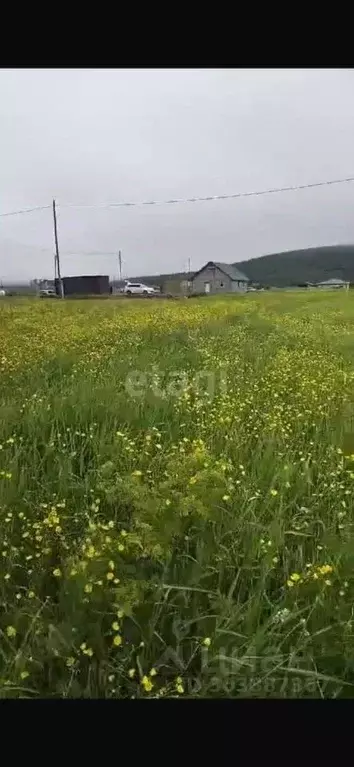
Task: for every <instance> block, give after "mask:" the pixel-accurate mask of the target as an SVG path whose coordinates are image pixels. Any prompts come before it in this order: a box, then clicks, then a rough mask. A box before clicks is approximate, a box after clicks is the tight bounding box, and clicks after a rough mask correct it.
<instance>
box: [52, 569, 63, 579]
mask: <svg viewBox="0 0 354 767" xmlns="http://www.w3.org/2000/svg"><path fill="white" fill-rule="evenodd" d="M53 575H54V577H55V578H61V570H59V567H56V568H55V570H53Z"/></svg>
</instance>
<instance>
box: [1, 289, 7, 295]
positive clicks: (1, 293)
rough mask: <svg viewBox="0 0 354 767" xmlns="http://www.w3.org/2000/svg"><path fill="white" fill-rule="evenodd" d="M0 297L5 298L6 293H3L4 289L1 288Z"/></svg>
mask: <svg viewBox="0 0 354 767" xmlns="http://www.w3.org/2000/svg"><path fill="white" fill-rule="evenodd" d="M1 296H6V293H5V291H4V289H3V288H1V289H0V297H1Z"/></svg>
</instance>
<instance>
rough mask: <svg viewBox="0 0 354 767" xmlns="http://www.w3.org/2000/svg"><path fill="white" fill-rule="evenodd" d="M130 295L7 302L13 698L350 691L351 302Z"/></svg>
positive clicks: (4, 469) (0, 561) (353, 555)
mask: <svg viewBox="0 0 354 767" xmlns="http://www.w3.org/2000/svg"><path fill="white" fill-rule="evenodd" d="M132 304H134V305H132ZM137 304H138V302H131V303H130V302H126V303H125V305H124V308H121V307H118V306H117V304H114V302H113V301H112V302H95V301H87V302H77V303H76V302H68V303H67V304H65V302H64V305H62V304H61V303H59V302H58V303H56V304H55V306H54V305H51V306H48V305H46V306H45V307H43V305H42V304H41V306H39V305H38V303H37V302H35V301H33V302H31V301H28V302H27V301H22V302H21V301H18V302H13V303H11V304H6V306H5V307H3V306H1V307H0V312H1V313H2V320H3V322H2V325H1V326H0V327H2V331H0V334H2V335H1V338H2V347H1V351H0V358H1V355H3V356H2V359H3V360H4V359H5V362H4V361H3V363H2V374H1V375H2V377H1V380H0V392H1V436H0V445H1V448H0V472H1V473H0V537H1V547H0V555H1V557H0V600H1V615H0V694H1V696H2V697H18V696H24V697H36V696H42V697H43V696H46V697H55V696H56V697H58V696H59V697H156V696H157V697H162V696H171V695H176V696H177V695H178V696H180V697H181V698H183V697H188V696H191V695H197V696H209V697H212V696H217V697H220V696H221V697H238V696H246V697H269V696H277V697H284V698H287V697H352V696H353V691H354V686H353V685H354V675H353V670H352V669H353V660H354V655H353V647H354V644H353V631H354V626H353V618H352V603H353V585H354V582H353V576H352V572H353V561H354V545H353V542H352V541H353V535H352V533H353V529H352V528H353V501H352V496H353V491H352V488H353V480H354V438H353V427H352V385H353V373H352V369H353V356H354V346H353V341H352V325H353V320H354V305H353V304H352V300H351V296H349V295H347V294H346V295H338V294H336V295H331V294H327V295H326V294H322V295H321V296H318V295H312V296H310V297H309V296H306V295H304V294H285V293H284V294H280V293H277V294H275V295H273V296H272V295H257V296H248V297H240V298H230V299H210V300H209V299H207V300H205V299H204V300H203V301H198V300H195V301H193V300H191V301H190V302H185V303H183V302H180V303H176V304H173V306H171V305H170V304H169V303H168V302H166V303H165V302H163V301H159V302H153V301H151V302H150V301H149V302H146V304H145V303H143V302H141V304H140V303H139V305H137ZM0 319H1V318H0ZM137 373H139V374H140V379H139V380H140V387H139V386H136V387H135V390H134V387H132V381H133V382H134V381H135V382H136V380H138V379H137V375H136V374H137ZM201 373H203V374H204V377H203V375H200V374H201ZM133 374H134V376H135V378H134V379H133ZM198 375H199V380H198ZM208 376H209V378H208ZM352 453H353V455H352Z"/></svg>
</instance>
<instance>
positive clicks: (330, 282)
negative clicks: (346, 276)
mask: <svg viewBox="0 0 354 767" xmlns="http://www.w3.org/2000/svg"><path fill="white" fill-rule="evenodd" d="M317 285H346V281H345V280H341V279H340V277H331V279H330V280H322V282H318V283H317Z"/></svg>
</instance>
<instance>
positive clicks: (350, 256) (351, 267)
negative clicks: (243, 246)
mask: <svg viewBox="0 0 354 767" xmlns="http://www.w3.org/2000/svg"><path fill="white" fill-rule="evenodd" d="M218 261H222V254H221V253H219V254H218ZM235 263H236V266H237V267H238V268H239V269H240V270H241V271H242V272H244V273H245V274H246V275H247V277H249V279H250V280H251V281H252V282H259V283H261V284H262V285H274V286H279V287H282V286H286V285H299V284H302V283H305V282H321V281H322V280H329V279H330V278H331V277H340V278H341V279H343V280H348V281H349V282H354V245H328V246H324V247H317V248H306V249H305V250H289V251H285V252H283V253H272V254H271V255H269V256H260V257H259V258H251V259H250V260H249V261H237V262H235ZM188 276H191V275H187V273H184V272H183V273H181V272H180V273H178V274H171V273H170V274H158V275H154V276H143V277H134V279H135V280H138V281H141V282H146V283H148V284H153V285H162V284H164V283H165V282H166V281H169V280H176V281H178V280H179V281H180V280H182V279H187V278H188Z"/></svg>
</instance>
